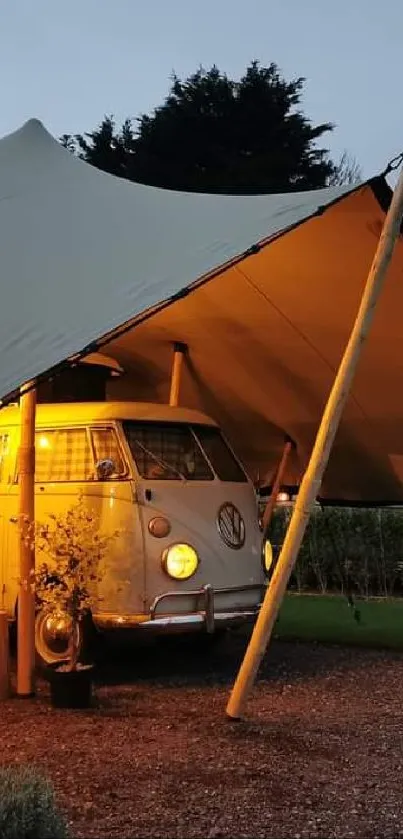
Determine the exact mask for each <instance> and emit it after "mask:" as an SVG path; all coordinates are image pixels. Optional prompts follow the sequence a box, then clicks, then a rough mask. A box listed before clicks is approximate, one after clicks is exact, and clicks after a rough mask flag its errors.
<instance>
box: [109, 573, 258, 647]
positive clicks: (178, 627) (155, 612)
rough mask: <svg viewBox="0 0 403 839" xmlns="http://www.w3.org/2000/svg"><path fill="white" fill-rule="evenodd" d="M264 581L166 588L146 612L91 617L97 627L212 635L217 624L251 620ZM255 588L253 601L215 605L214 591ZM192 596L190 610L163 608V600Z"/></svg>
mask: <svg viewBox="0 0 403 839" xmlns="http://www.w3.org/2000/svg"><path fill="white" fill-rule="evenodd" d="M265 589H266V587H265V586H264V585H248V586H238V587H237V588H225V589H224V588H220V589H214V588H213V587H212V586H211V585H205V586H202V588H200V589H196V590H192V591H189V590H188V591H169V592H166V593H164V594H160V595H159V596H158V597H156V598H155V600H154V601H153V603H152V605H151V607H150V611H149V613H148V614H146V615H122V614H113V613H107V612H104V613H99V614H94V615H93V619H94V623H95V624H96V626H97V627H99V629H104V630H108V629H139V630H141V631H143V632H150V633H152V632H154V633H158V632H167V633H168V632H197V631H202V632H206V633H208V634H210V635H212V634H213V633H214V632H215V630H216V629H219V628H220V627H223V628H225V627H230V626H234V625H235V626H236V625H241V624H243V623H246V622H249V621H253V620H254V619H255V618H256V617H257V615H258V614H259V611H260V607H261V605H262V601H263V597H264V592H265ZM253 591H255V592H256V600H257V601H258V602H257V603H256V605H250V606H245V607H244V606H239V607H236V608H234V609H221V608H220V609H216V608H215V595H221V596H222V595H224V596H225V595H228V596H230V597H233V596H234V595H236V594H237V593H239V594H244V593H246V592H250V593H251V594H252V593H253ZM189 597H193V598H195V600H196V601H197V604H198V608H197V610H195V611H192V612H175V613H174V612H172V611H169V612H168V611H164V601H165V602H166V601H172V600H180V599H182V600H184V599H185V598H186V599H188V598H189Z"/></svg>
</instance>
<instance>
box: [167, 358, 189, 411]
mask: <svg viewBox="0 0 403 839" xmlns="http://www.w3.org/2000/svg"><path fill="white" fill-rule="evenodd" d="M186 351H187V346H186V344H180V343H176V344H174V357H173V362H172V374H171V390H170V394H169V404H170V405H171V406H172V407H176V406H177V405H178V404H179V390H180V385H181V378H182V364H183V359H184V356H185V355H186Z"/></svg>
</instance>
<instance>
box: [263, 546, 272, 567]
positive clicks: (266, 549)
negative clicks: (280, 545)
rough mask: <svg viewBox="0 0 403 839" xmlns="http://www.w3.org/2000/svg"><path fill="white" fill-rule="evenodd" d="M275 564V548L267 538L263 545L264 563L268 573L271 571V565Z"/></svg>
mask: <svg viewBox="0 0 403 839" xmlns="http://www.w3.org/2000/svg"><path fill="white" fill-rule="evenodd" d="M272 564H273V549H272V546H271V543H270V542H269V540H268V539H266V541H265V543H264V545H263V565H264V570H265V571H266V574H268V573H269V572H270V569H271V566H272Z"/></svg>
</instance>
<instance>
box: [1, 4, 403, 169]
mask: <svg viewBox="0 0 403 839" xmlns="http://www.w3.org/2000/svg"><path fill="white" fill-rule="evenodd" d="M254 58H257V59H259V60H260V61H261V62H262V63H263V64H268V63H270V62H271V61H274V62H276V63H277V64H278V65H279V67H280V69H281V70H282V72H283V73H284V75H285V76H286V78H292V77H294V76H305V77H306V78H307V85H306V92H305V97H304V108H305V112H306V114H307V115H308V116H309V117H310V118H312V120H314V121H315V122H322V121H323V122H324V121H328V120H329V121H333V122H335V123H336V129H335V132H334V134H333V137H331V138H330V139H329V145H330V148H331V151H332V154H333V156H334V157H335V158H338V156H339V155H340V153H341V152H342V151H343V149H347V150H348V151H349V152H350V153H351V154H352V155H354V156H355V157H356V158H357V161H358V162H359V163H360V165H361V167H362V170H363V173H364V175H365V176H369V175H372V174H375V173H377V172H379V171H380V170H381V169H382V168H383V167H384V165H385V164H386V163H387V161H388V160H389V159H390V158H391V157H393V156H394V155H395V154H397V153H398V152H400V151H402V150H403V108H402V104H401V103H402V94H401V86H402V75H403V73H402V71H403V3H402V2H401V0H384V2H383V3H378V2H375V0H338V2H335V0H331V2H330V0H329V2H328V1H327V0H322V2H320V0H248V1H247V2H245V0H242V2H240V0H202V2H198V3H195V2H192V0H187V1H186V0H113V2H106V0H63V2H62V0H0V78H1V90H2V99H1V111H0V135H1V136H2V135H3V134H6V133H8V132H9V131H12V130H14V129H15V128H17V127H19V126H20V125H21V124H22V123H23V122H24V121H25V120H26V119H29V118H30V117H38V118H39V119H41V120H42V121H43V122H44V123H45V125H46V127H47V128H48V129H49V130H50V131H51V132H52V133H53V134H55V135H56V136H59V135H60V134H62V133H64V132H72V133H75V132H81V131H85V130H91V129H92V128H93V127H94V126H95V125H96V124H97V123H98V122H99V121H100V120H101V119H102V117H103V115H104V114H105V113H113V114H114V115H115V116H116V118H117V120H118V121H123V119H124V118H125V117H126V116H129V115H130V116H134V117H135V116H137V115H138V114H139V113H140V112H142V111H149V110H151V109H152V108H153V107H155V106H156V105H158V104H160V103H161V102H162V100H163V98H164V96H165V94H166V93H167V91H168V87H169V76H170V74H171V73H172V71H175V72H176V73H177V74H178V75H180V76H184V75H188V74H190V73H191V72H193V71H194V70H196V69H197V67H198V66H199V65H200V64H202V65H203V66H205V67H210V66H211V65H212V64H213V63H216V64H217V65H218V66H219V67H220V69H221V70H223V71H226V72H227V73H228V74H229V75H231V76H234V77H237V76H239V75H240V74H241V73H242V71H243V70H244V69H245V67H246V65H247V64H248V63H249V62H250V61H251V60H252V59H254Z"/></svg>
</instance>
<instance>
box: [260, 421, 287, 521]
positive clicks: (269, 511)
mask: <svg viewBox="0 0 403 839" xmlns="http://www.w3.org/2000/svg"><path fill="white" fill-rule="evenodd" d="M293 447H294V443H293V441H292V440H290V438H289V437H287V439H286V441H285V443H284V448H283V453H282V455H281V460H280V463H279V465H278V469H277V472H276V476H275V478H274V482H273V486H272V490H271V493H270V498H269V499H268V501H267V504H266V507H265V510H264V513H263V522H262V524H263V532H264V533H265V532H266V531H267V529H268V527H269V524H270V521H271V517H272V515H273V511H274V508H275V506H276V502H277V496H278V494H279V492H280V489H281V485H282V483H283V478H284V474H285V470H286V468H287V463H288V458H289V456H290V454H291V451H292V449H293Z"/></svg>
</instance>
